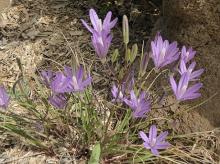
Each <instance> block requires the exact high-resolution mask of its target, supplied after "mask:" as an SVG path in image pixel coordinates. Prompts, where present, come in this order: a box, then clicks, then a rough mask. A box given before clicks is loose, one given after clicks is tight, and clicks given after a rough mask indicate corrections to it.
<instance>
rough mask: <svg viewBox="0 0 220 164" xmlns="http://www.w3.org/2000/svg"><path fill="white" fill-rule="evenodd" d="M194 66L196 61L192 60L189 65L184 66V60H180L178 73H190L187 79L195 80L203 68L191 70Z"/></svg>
mask: <svg viewBox="0 0 220 164" xmlns="http://www.w3.org/2000/svg"><path fill="white" fill-rule="evenodd" d="M195 66H196V62H192V63H191V64H190V65H189V67H188V68H186V63H185V62H184V60H181V61H180V70H179V73H180V74H181V75H183V74H184V73H185V72H188V74H189V75H190V77H189V80H196V78H198V77H199V76H200V75H201V74H202V73H203V72H204V69H199V70H197V71H193V70H194V68H195Z"/></svg>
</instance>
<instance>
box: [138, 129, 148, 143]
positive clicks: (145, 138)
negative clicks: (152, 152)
mask: <svg viewBox="0 0 220 164" xmlns="http://www.w3.org/2000/svg"><path fill="white" fill-rule="evenodd" d="M139 135H140V137H141V138H142V139H143V140H144V141H145V142H147V143H149V138H148V137H147V135H146V134H145V133H144V132H143V131H140V132H139Z"/></svg>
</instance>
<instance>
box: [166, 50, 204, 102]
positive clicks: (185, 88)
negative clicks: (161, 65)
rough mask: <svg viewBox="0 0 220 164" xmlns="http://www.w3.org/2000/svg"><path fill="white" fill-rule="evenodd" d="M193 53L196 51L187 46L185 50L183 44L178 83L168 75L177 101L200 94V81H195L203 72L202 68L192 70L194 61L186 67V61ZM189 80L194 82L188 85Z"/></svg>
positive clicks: (196, 96)
mask: <svg viewBox="0 0 220 164" xmlns="http://www.w3.org/2000/svg"><path fill="white" fill-rule="evenodd" d="M195 54H196V52H195V51H193V50H192V48H189V50H188V51H186V48H185V46H183V48H182V51H181V58H180V65H179V71H178V72H179V74H180V80H179V82H178V84H177V82H176V81H175V80H174V77H173V76H170V84H171V87H172V90H173V92H174V94H175V96H176V99H177V100H178V101H184V100H191V99H196V98H198V97H200V96H201V94H200V93H199V92H198V91H199V89H200V88H201V87H202V83H200V82H198V83H197V82H196V81H197V80H198V78H199V77H200V75H201V74H202V73H203V72H204V69H199V70H196V71H194V69H195V66H196V62H194V61H193V62H192V63H191V64H189V66H188V68H187V64H188V62H189V61H190V60H192V59H193V57H194V56H195ZM191 82H194V84H193V85H192V86H190V87H189V85H190V83H191Z"/></svg>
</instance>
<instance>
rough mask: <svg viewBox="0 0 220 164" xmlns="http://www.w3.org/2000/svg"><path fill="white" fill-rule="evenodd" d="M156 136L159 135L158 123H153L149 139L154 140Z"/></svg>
mask: <svg viewBox="0 0 220 164" xmlns="http://www.w3.org/2000/svg"><path fill="white" fill-rule="evenodd" d="M156 137H157V128H156V125H152V126H151V127H150V131H149V140H150V142H152V140H153V139H156Z"/></svg>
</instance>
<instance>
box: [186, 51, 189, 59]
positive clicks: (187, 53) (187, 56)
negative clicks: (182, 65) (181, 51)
mask: <svg viewBox="0 0 220 164" xmlns="http://www.w3.org/2000/svg"><path fill="white" fill-rule="evenodd" d="M188 58H189V52H188V51H187V52H186V59H188Z"/></svg>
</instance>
